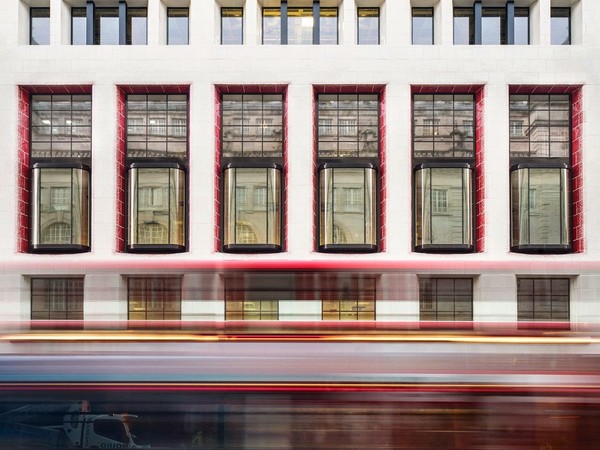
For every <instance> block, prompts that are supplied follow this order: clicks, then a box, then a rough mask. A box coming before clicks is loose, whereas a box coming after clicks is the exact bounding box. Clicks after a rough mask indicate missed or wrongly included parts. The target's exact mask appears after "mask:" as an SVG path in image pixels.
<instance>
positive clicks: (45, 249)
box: [29, 244, 90, 254]
mask: <svg viewBox="0 0 600 450" xmlns="http://www.w3.org/2000/svg"><path fill="white" fill-rule="evenodd" d="M89 251H90V247H89V246H87V245H69V244H37V245H30V246H29V253H53V254H56V253H86V252H89Z"/></svg>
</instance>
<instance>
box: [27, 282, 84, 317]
mask: <svg viewBox="0 0 600 450" xmlns="http://www.w3.org/2000/svg"><path fill="white" fill-rule="evenodd" d="M31 319H32V320H83V278H32V279H31Z"/></svg>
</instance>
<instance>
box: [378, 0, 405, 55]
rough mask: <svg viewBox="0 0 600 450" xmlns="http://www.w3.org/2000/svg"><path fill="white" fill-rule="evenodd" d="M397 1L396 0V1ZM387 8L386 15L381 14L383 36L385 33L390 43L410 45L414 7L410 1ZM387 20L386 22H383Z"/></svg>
mask: <svg viewBox="0 0 600 450" xmlns="http://www.w3.org/2000/svg"><path fill="white" fill-rule="evenodd" d="M394 3H396V2H394ZM398 3H399V4H397V5H396V4H394V5H393V7H391V8H386V10H385V16H383V15H382V16H381V18H380V20H381V19H383V20H381V21H380V24H381V27H382V29H381V36H382V37H383V36H384V35H385V42H384V41H383V39H382V42H381V43H382V44H384V43H385V44H388V45H410V44H411V41H412V7H411V5H410V2H398ZM383 22H385V23H383ZM384 27H385V29H384Z"/></svg>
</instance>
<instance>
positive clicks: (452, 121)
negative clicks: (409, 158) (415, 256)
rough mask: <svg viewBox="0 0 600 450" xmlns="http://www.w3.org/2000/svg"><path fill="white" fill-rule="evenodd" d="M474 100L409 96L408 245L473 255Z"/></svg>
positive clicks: (421, 249)
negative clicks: (410, 223)
mask: <svg viewBox="0 0 600 450" xmlns="http://www.w3.org/2000/svg"><path fill="white" fill-rule="evenodd" d="M474 168H475V101H474V96H473V95H472V94H455V95H452V94H435V95H432V94H418V95H414V96H413V246H414V250H415V251H418V252H452V253H465V252H473V251H474V250H475V236H474V216H475V214H474V200H475V187H474V186H475V179H476V174H475V169H474Z"/></svg>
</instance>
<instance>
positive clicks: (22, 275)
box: [0, 0, 600, 329]
mask: <svg viewBox="0 0 600 450" xmlns="http://www.w3.org/2000/svg"><path fill="white" fill-rule="evenodd" d="M3 8H4V14H3V15H2V17H1V18H0V52H1V53H0V54H1V55H2V59H1V60H2V63H1V64H2V71H1V73H0V93H1V96H0V98H1V99H2V101H1V102H0V118H1V119H2V123H4V124H5V127H4V132H3V134H2V138H0V158H1V160H0V161H1V162H2V164H3V167H4V168H5V169H4V184H3V186H4V188H3V190H2V194H0V211H1V212H2V213H3V214H2V217H3V218H4V220H3V221H2V222H1V223H0V260H1V261H2V268H3V270H2V273H1V274H0V286H1V287H2V289H1V290H0V298H1V302H2V309H1V310H2V319H1V320H2V321H30V320H83V321H84V323H86V322H87V323H93V322H95V321H111V322H112V321H122V322H123V323H124V324H127V323H128V321H134V320H186V321H203V322H213V321H239V320H279V321H308V322H313V321H314V322H317V321H370V322H372V321H375V322H391V323H401V324H403V326H411V327H419V326H422V325H429V324H438V325H439V324H441V325H442V326H443V325H444V324H446V323H456V322H458V323H462V322H466V323H471V322H474V323H475V326H476V327H477V326H479V325H480V324H486V323H505V324H509V326H514V327H518V326H519V325H520V324H521V325H523V326H530V325H532V324H533V325H534V323H535V322H543V323H545V324H547V323H552V324H555V325H557V326H559V327H568V328H571V329H578V328H580V327H584V326H585V325H586V324H589V323H591V324H597V323H599V322H600V301H598V292H599V291H600V237H597V236H596V235H595V233H594V231H593V230H594V224H595V223H599V222H600V213H598V212H597V211H598V209H596V208H595V201H596V198H598V196H599V195H600V182H599V181H597V179H598V177H596V176H595V174H596V172H598V171H600V158H599V157H598V156H597V155H596V151H595V147H596V145H597V143H598V142H600V130H597V129H596V127H594V126H593V124H594V123H595V118H596V117H599V119H600V108H597V107H596V105H597V104H599V103H600V87H599V84H598V82H599V80H600V78H599V75H598V74H599V73H600V63H599V57H600V35H599V34H598V33H597V32H596V28H595V27H596V26H597V25H599V24H600V4H597V2H594V1H591V0H515V1H512V0H508V1H505V0H501V1H493V0H483V1H479V0H475V1H473V0H437V1H436V0H387V1H386V0H320V1H319V0H312V1H301V0H288V1H285V0H264V1H262V2H261V1H258V0H245V1H243V0H204V1H198V0H128V1H118V0H95V1H83V0H11V1H10V2H6V4H5V5H3ZM596 100H599V101H596ZM596 169H598V171H597V170H596ZM125 326H126V325H125Z"/></svg>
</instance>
